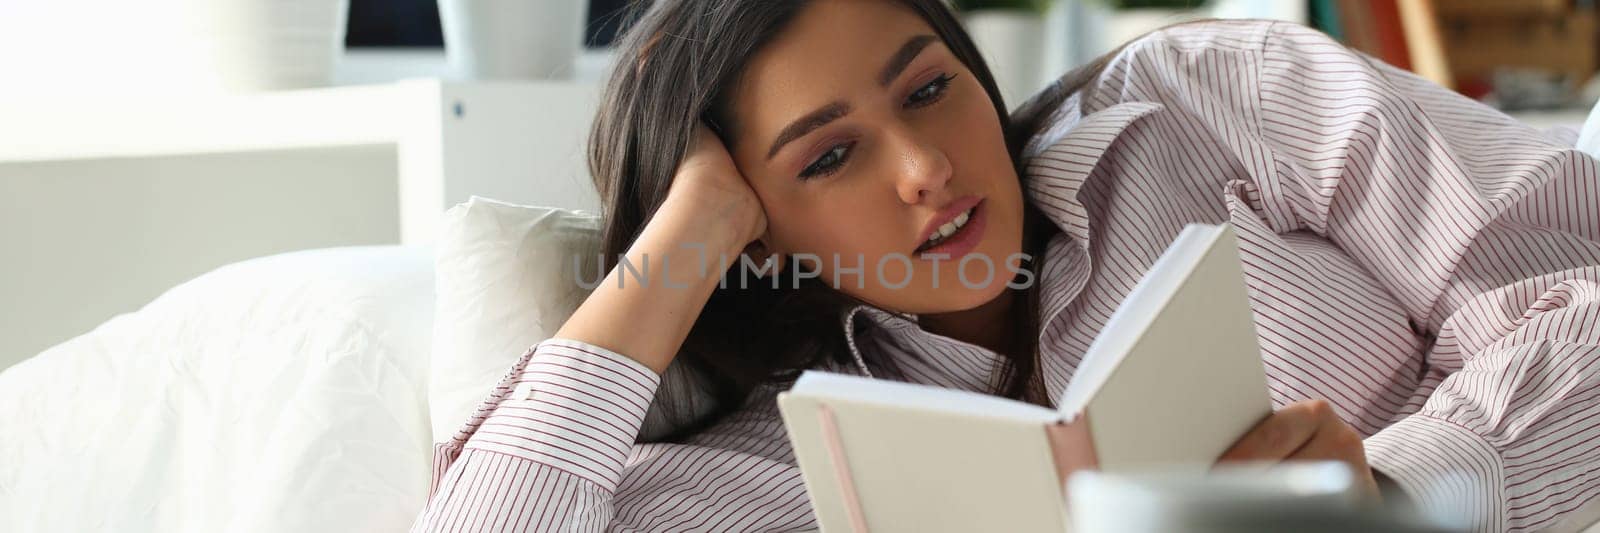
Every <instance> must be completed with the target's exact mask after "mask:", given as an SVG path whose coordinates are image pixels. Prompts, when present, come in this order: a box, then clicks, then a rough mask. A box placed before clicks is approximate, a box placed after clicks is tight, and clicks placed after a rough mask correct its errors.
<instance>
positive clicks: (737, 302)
mask: <svg viewBox="0 0 1600 533" xmlns="http://www.w3.org/2000/svg"><path fill="white" fill-rule="evenodd" d="M896 1H898V2H900V3H901V4H902V5H904V6H906V7H908V8H910V9H911V10H912V11H914V12H915V13H916V14H917V15H918V16H920V17H921V18H922V19H923V20H924V21H925V22H926V23H927V24H928V25H929V26H930V27H931V28H932V29H933V30H934V32H935V34H937V35H938V37H939V38H940V39H942V40H943V42H944V44H945V46H946V47H947V48H949V50H950V51H951V52H952V53H953V54H954V55H955V56H956V57H957V58H958V59H960V60H961V62H962V63H963V64H965V66H966V67H967V68H968V69H969V70H970V71H971V72H972V74H973V75H974V76H975V77H976V78H977V80H978V81H979V83H981V84H982V86H983V88H984V90H985V91H986V92H987V93H988V95H989V98H990V99H991V100H992V101H993V103H994V108H995V113H996V114H997V115H998V116H999V118H1000V122H1001V127H1002V131H1004V132H1005V134H1006V146H1007V149H1008V151H1009V152H1010V155H1011V159H1012V161H1013V163H1014V164H1015V165H1016V166H1017V168H1018V172H1017V175H1018V176H1019V177H1021V176H1024V174H1023V172H1022V168H1021V163H1022V161H1021V150H1022V148H1023V145H1024V143H1025V142H1026V141H1027V140H1028V139H1030V138H1031V137H1032V136H1033V135H1034V134H1035V133H1036V132H1037V131H1038V129H1039V128H1040V127H1041V126H1042V125H1043V123H1044V121H1045V120H1046V119H1047V118H1048V115H1049V113H1050V112H1052V111H1053V110H1054V109H1055V108H1056V106H1058V105H1059V104H1060V102H1061V101H1062V99H1064V98H1065V97H1066V95H1068V94H1070V93H1071V92H1072V90H1074V89H1076V88H1077V86H1080V85H1082V84H1083V82H1084V81H1087V80H1088V79H1089V77H1090V76H1087V75H1078V78H1082V79H1077V78H1073V76H1074V74H1076V73H1074V74H1069V75H1068V76H1067V77H1064V78H1063V79H1062V80H1058V81H1057V83H1055V84H1053V85H1052V86H1051V87H1050V88H1049V89H1046V90H1045V91H1043V92H1041V93H1039V94H1038V96H1036V97H1034V98H1033V99H1030V101H1029V102H1027V103H1026V104H1024V105H1022V106H1021V107H1020V108H1019V112H1018V113H1017V114H1016V115H1010V114H1008V113H1007V112H1006V109H1007V108H1006V106H1005V102H1004V101H1003V100H1002V99H1001V96H1000V91H999V89H998V87H997V86H996V84H995V81H994V77H993V76H992V75H991V74H990V71H989V68H988V66H987V64H986V63H985V62H984V60H983V57H982V56H981V55H980V54H979V53H978V50H977V47H976V46H975V45H974V44H973V42H972V40H971V38H970V37H968V36H967V33H966V31H965V30H963V29H962V27H961V24H960V23H959V22H958V20H957V19H956V17H955V15H954V14H953V13H951V11H950V9H949V8H948V7H946V5H945V3H944V0H896ZM806 4H807V2H806V0H762V1H750V0H658V1H656V2H653V3H649V4H640V3H635V4H634V6H633V11H632V15H631V16H630V19H631V20H629V21H625V23H626V24H627V27H628V29H627V30H626V33H625V35H624V37H623V38H622V40H621V41H620V43H619V44H618V46H617V55H616V63H615V67H614V69H613V71H612V74H611V77H610V79H609V81H608V83H607V84H606V88H605V92H604V95H603V96H602V99H601V103H600V106H599V112H598V115H597V117H596V118H595V121H594V129H593V131H592V132H591V135H590V140H589V165H590V170H591V171H592V172H593V177H594V182H595V186H596V188H597V189H598V190H599V193H600V198H601V201H602V203H603V216H604V220H605V227H604V230H603V235H602V240H601V253H602V258H603V259H602V261H603V262H604V268H605V269H606V270H607V271H609V270H610V269H612V268H614V267H615V266H616V261H617V258H618V257H621V256H622V255H623V254H624V253H625V252H626V251H627V249H628V248H629V247H630V246H631V245H632V244H633V242H634V240H635V239H637V238H638V236H639V234H640V233H641V231H642V230H643V229H644V227H645V225H646V224H647V223H648V222H649V221H650V218H651V216H652V215H653V214H654V213H655V211H656V209H657V208H659V207H660V205H661V203H662V201H663V200H664V199H665V198H666V194H667V190H668V187H669V186H670V185H671V183H672V179H673V176H674V173H675V170H676V169H677V167H678V163H679V162H680V161H681V160H682V158H683V156H684V154H685V153H686V151H687V150H688V147H689V142H690V140H691V135H692V133H693V127H694V125H695V121H700V120H703V121H706V123H707V124H710V125H712V128H713V130H716V129H718V128H717V125H718V123H719V122H722V121H720V120H719V119H720V118H721V114H722V113H723V110H724V107H723V106H724V104H726V101H725V100H726V98H725V96H726V90H727V89H728V86H729V85H730V83H732V82H733V80H734V79H735V78H736V77H737V76H738V75H739V74H740V72H741V70H742V69H743V67H744V64H745V62H746V61H747V60H748V58H749V57H751V56H752V55H753V54H754V53H755V52H756V51H757V50H759V49H760V48H761V47H762V46H763V45H764V44H765V42H766V41H767V39H769V38H771V37H772V36H774V35H776V34H777V33H778V32H779V31H780V30H782V29H783V27H784V26H785V25H786V24H787V23H788V22H789V21H790V20H792V19H793V18H794V16H795V15H796V14H797V13H798V12H799V11H800V10H801V9H802V8H804V6H805V5H806ZM1096 70H1098V69H1096ZM1024 179H1025V177H1024ZM1025 205H1027V206H1028V207H1027V208H1026V213H1025V215H1024V219H1025V224H1024V226H1025V229H1024V236H1025V240H1024V251H1025V252H1027V253H1028V254H1030V255H1031V256H1032V257H1033V258H1034V260H1033V262H1032V263H1031V264H1030V265H1029V268H1030V269H1032V270H1033V279H1034V280H1036V282H1035V283H1034V284H1033V286H1034V288H1030V289H1027V294H1026V297H1023V298H1016V301H1017V302H1018V304H1017V305H1019V306H1020V307H1019V308H1018V309H1017V311H1019V313H1018V314H1016V315H1015V316H1018V317H1020V318H1021V319H1022V321H1023V322H1022V323H1019V324H1017V325H1016V326H1017V334H1018V335H1019V340H1020V341H1021V342H1019V343H1018V344H1017V345H1018V346H1019V347H1020V349H1018V350H1015V352H1016V353H1010V354H1003V355H1004V356H1005V357H1006V362H1005V364H1004V367H1003V369H1002V371H1001V380H1000V382H999V384H998V386H997V387H996V390H994V391H992V392H993V393H995V394H998V395H1001V396H1006V397H1010V398H1017V399H1025V400H1028V401H1032V402H1034V403H1044V398H1043V395H1042V390H1043V388H1042V385H1041V383H1040V382H1041V380H1040V379H1038V372H1037V369H1038V358H1037V346H1036V343H1037V335H1038V328H1039V326H1038V324H1037V323H1036V321H1037V319H1038V318H1037V317H1038V312H1037V309H1038V290H1037V286H1039V285H1041V283H1037V280H1039V279H1040V278H1039V275H1040V272H1041V265H1042V259H1043V257H1042V255H1043V243H1044V241H1045V240H1046V237H1047V236H1048V234H1049V233H1050V232H1051V231H1053V230H1054V227H1053V225H1051V224H1049V223H1047V222H1045V221H1044V218H1043V217H1042V216H1041V215H1040V214H1039V213H1038V212H1037V211H1036V210H1035V209H1034V208H1033V207H1032V206H1031V204H1027V203H1026V202H1025ZM735 263H736V262H735ZM778 276H779V278H780V279H779V280H778V286H779V287H782V288H780V289H772V288H771V286H770V285H767V284H764V283H755V284H753V286H746V287H735V285H737V284H736V283H729V284H728V285H729V288H726V289H719V290H716V291H715V292H714V293H713V294H712V295H711V297H710V299H709V300H708V301H707V303H706V305H705V307H704V310H703V311H702V312H701V314H700V316H699V317H698V318H697V319H696V321H695V324H694V326H693V328H692V329H691V331H690V333H689V335H688V338H687V339H686V340H685V341H684V344H683V346H682V348H681V349H680V350H679V353H678V355H677V358H676V359H675V360H674V362H673V365H674V366H679V365H682V367H683V368H682V370H686V371H687V373H688V374H689V375H692V376H693V379H692V380H691V381H681V382H680V381H672V380H667V381H663V384H662V387H663V389H662V390H660V391H658V393H657V397H658V399H660V398H663V397H668V398H671V397H674V396H678V397H682V396H685V392H686V391H673V390H670V389H671V388H672V387H682V386H695V387H700V388H702V389H704V390H705V391H707V392H709V393H710V394H711V396H712V398H713V400H714V401H713V405H712V407H711V408H710V409H702V410H700V412H698V413H688V412H681V411H683V409H674V406H672V405H664V406H661V407H663V408H664V409H665V410H666V411H665V412H666V414H667V416H668V418H671V419H675V420H673V423H672V425H673V426H676V427H678V428H679V430H678V431H676V432H675V433H674V434H673V435H671V436H669V437H668V438H667V440H674V439H676V438H680V437H682V436H685V435H688V434H692V433H693V432H695V431H698V430H699V429H701V428H704V427H705V426H707V425H710V424H712V423H715V422H716V421H717V420H718V419H720V418H721V417H722V416H723V415H726V414H727V413H729V412H731V411H733V410H735V409H737V408H738V407H740V406H741V405H743V403H744V402H745V401H746V399H747V398H748V396H749V394H750V393H751V391H753V390H754V389H755V388H756V387H757V386H760V385H762V384H764V383H769V382H775V381H776V382H783V381H788V380H792V379H794V378H795V377H797V376H798V373H799V371H801V370H804V369H807V368H814V367H817V366H819V365H821V364H823V363H826V362H835V363H843V364H849V363H850V361H851V359H852V357H851V355H850V351H849V349H848V347H847V346H846V345H845V340H844V336H843V331H842V327H841V325H842V323H841V318H842V317H841V313H842V312H843V311H844V310H845V309H847V308H848V307H849V306H851V305H854V304H859V303H861V302H860V301H858V300H856V299H854V298H852V297H850V296H848V295H845V294H844V293H841V292H839V291H837V290H834V289H832V288H830V287H828V286H827V285H826V284H824V283H822V282H821V281H819V280H817V279H815V278H808V279H802V280H798V281H799V282H800V283H799V288H798V289H793V288H789V287H792V286H793V285H792V284H791V283H792V282H793V281H795V280H790V279H786V277H785V276H786V274H784V273H779V274H778ZM730 279H737V275H736V274H735V276H733V277H730ZM875 334H877V332H874V331H871V328H870V327H869V328H866V329H864V330H861V331H858V332H857V335H858V338H867V337H871V336H873V335H875ZM862 355H863V357H866V358H868V360H867V361H866V363H867V364H868V366H869V367H872V368H873V369H874V372H875V373H882V374H884V375H887V376H898V375H899V373H898V372H897V370H896V365H895V362H894V361H890V360H884V358H881V357H875V354H872V353H863V354H862ZM669 373H670V372H669Z"/></svg>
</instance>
